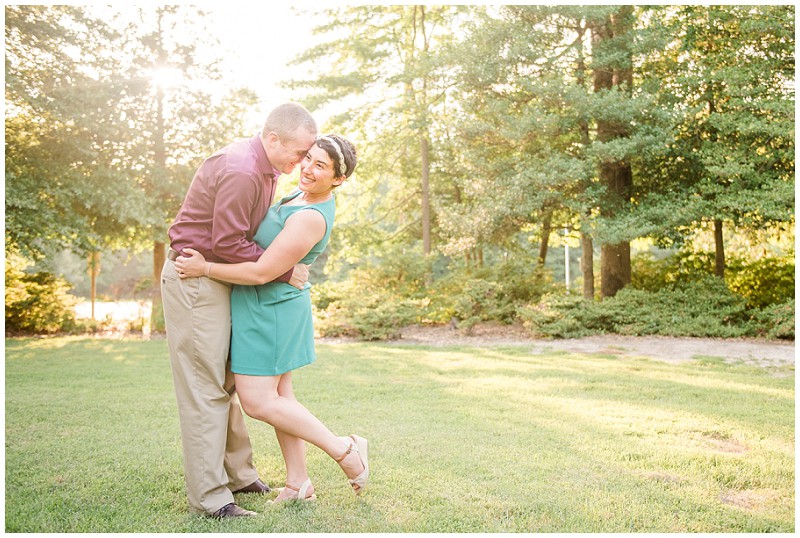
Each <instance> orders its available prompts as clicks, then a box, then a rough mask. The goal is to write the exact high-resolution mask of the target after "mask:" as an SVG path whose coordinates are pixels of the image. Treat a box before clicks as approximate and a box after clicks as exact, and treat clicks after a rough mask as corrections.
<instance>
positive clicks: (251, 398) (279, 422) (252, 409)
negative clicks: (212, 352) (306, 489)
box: [235, 374, 364, 487]
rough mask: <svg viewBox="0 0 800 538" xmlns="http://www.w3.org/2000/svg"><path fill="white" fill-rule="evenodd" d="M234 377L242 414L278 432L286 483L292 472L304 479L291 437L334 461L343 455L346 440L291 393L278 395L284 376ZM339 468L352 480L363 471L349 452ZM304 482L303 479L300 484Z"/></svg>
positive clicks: (356, 455)
mask: <svg viewBox="0 0 800 538" xmlns="http://www.w3.org/2000/svg"><path fill="white" fill-rule="evenodd" d="M285 375H287V374H284V376H285ZM235 376H236V392H237V393H238V394H239V401H240V402H241V404H242V408H243V409H244V412H245V413H247V414H248V415H249V416H251V417H253V418H255V419H258V420H261V421H263V422H266V423H268V424H270V425H271V426H272V427H274V428H275V430H276V432H278V431H280V432H281V436H280V437H278V442H279V443H280V444H281V450H282V451H283V452H284V458H286V455H287V451H286V449H288V453H289V459H287V462H286V471H287V481H288V480H289V478H290V474H291V475H292V478H293V476H294V473H299V474H305V475H306V477H307V473H306V472H305V457H304V452H303V458H302V459H303V464H302V465H303V471H300V470H299V469H300V467H299V466H298V465H297V463H296V460H297V458H298V454H299V452H298V451H297V445H296V442H295V441H293V440H291V438H292V437H295V438H299V439H301V440H304V441H307V442H309V443H311V444H313V445H315V446H317V447H319V448H320V449H322V450H323V451H324V452H325V453H326V454H328V455H329V456H330V457H332V458H333V459H334V460H338V459H340V458H341V457H342V456H343V455H344V454H345V452H346V451H347V449H348V448H349V446H350V442H349V441H346V440H345V439H343V438H341V437H336V436H335V435H334V434H333V432H331V431H330V430H329V429H328V428H327V427H326V426H325V425H324V424H323V423H322V422H320V420H319V419H318V418H317V417H315V416H314V415H313V414H311V412H310V411H309V410H308V409H306V408H305V407H303V405H302V404H301V403H300V402H298V401H297V400H296V399H295V398H294V394H293V392H292V394H291V396H287V395H282V394H281V390H286V389H287V388H288V389H289V390H291V377H289V378H288V381H287V382H285V383H284V385H283V389H281V388H280V387H281V378H282V377H284V376H249V375H242V374H235ZM286 383H288V385H287V384H286ZM282 441H283V442H282ZM286 441H288V445H286V446H285V447H284V442H286ZM304 450H305V449H303V451H304ZM290 461H291V462H290ZM339 465H340V466H341V467H342V470H343V471H344V472H345V474H346V475H347V477H348V478H355V477H356V476H358V475H359V474H360V473H361V471H363V470H364V466H363V465H362V463H361V459H360V458H359V457H358V454H357V453H356V452H351V453H350V454H349V455H347V457H345V458H344V459H343V460H342V461H341V462H340V463H339ZM290 466H291V469H290ZM304 480H305V478H303V480H302V481H304ZM302 481H301V483H302ZM289 483H291V482H289ZM292 485H293V486H295V487H297V486H299V484H293V483H292Z"/></svg>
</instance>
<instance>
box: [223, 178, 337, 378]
mask: <svg viewBox="0 0 800 538" xmlns="http://www.w3.org/2000/svg"><path fill="white" fill-rule="evenodd" d="M300 192H301V191H299V190H298V191H295V192H293V193H292V194H290V195H288V196H286V197H284V198H282V199H281V200H279V201H278V202H276V203H275V204H273V205H272V207H270V208H269V211H268V212H267V216H266V217H264V220H263V222H262V223H261V225H260V226H259V227H258V231H257V232H256V234H255V236H254V237H253V241H254V242H255V243H257V244H258V245H259V246H260V247H262V248H267V247H268V246H269V245H270V243H272V241H273V240H274V239H275V238H276V237H277V236H278V234H279V233H280V232H281V230H283V227H284V225H285V223H286V219H288V218H289V217H290V216H291V215H294V214H295V213H296V212H298V211H318V212H319V213H320V214H322V216H323V217H324V218H325V226H326V230H325V235H324V237H323V238H322V239H321V240H320V241H319V242H318V243H317V244H316V245H314V247H313V248H312V249H311V250H310V251H309V253H308V254H306V256H305V257H304V258H303V259H302V260H300V262H301V263H305V264H311V263H312V262H313V261H314V260H315V259H316V258H317V256H318V255H319V254H321V253H322V251H323V250H325V247H326V246H327V245H328V240H329V239H330V236H331V229H332V228H333V218H334V213H335V202H334V198H333V196H331V198H330V199H329V200H327V201H325V202H321V203H319V204H311V205H289V206H287V205H283V204H284V203H285V202H288V201H290V200H292V199H294V198H295V197H297V196H298V195H300ZM310 289H311V284H309V283H306V285H305V288H304V289H303V290H302V291H301V290H298V289H297V288H295V287H294V286H291V285H289V284H286V283H284V282H269V283H267V284H262V285H259V286H241V285H236V286H234V287H233V291H232V292H231V324H232V330H231V371H233V372H234V373H237V374H245V375H260V376H276V375H281V374H284V373H286V372H288V371H290V370H294V369H296V368H300V367H301V366H305V365H307V364H311V363H312V362H314V360H315V359H316V353H315V351H314V325H313V320H312V316H311V294H310V292H309V290H310Z"/></svg>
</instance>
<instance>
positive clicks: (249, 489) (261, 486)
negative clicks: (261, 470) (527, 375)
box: [234, 478, 272, 495]
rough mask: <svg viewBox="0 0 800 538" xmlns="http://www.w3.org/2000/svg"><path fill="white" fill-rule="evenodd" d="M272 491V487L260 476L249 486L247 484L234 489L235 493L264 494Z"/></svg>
mask: <svg viewBox="0 0 800 538" xmlns="http://www.w3.org/2000/svg"><path fill="white" fill-rule="evenodd" d="M270 491H272V488H270V487H269V486H268V485H266V484H265V483H264V482H262V481H261V479H260V478H258V479H256V481H255V482H253V483H252V484H250V485H249V486H245V487H243V488H242V489H237V490H236V491H234V493H261V494H262V495H263V494H264V493H269V492H270Z"/></svg>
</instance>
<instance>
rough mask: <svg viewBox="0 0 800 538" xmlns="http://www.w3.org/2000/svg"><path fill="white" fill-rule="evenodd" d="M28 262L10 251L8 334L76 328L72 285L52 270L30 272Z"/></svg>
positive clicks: (7, 283)
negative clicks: (48, 271)
mask: <svg viewBox="0 0 800 538" xmlns="http://www.w3.org/2000/svg"><path fill="white" fill-rule="evenodd" d="M27 266H28V263H27V261H26V260H25V259H24V258H22V257H20V256H18V255H16V254H14V253H9V252H7V253H6V297H5V300H6V317H5V320H6V333H7V334H48V333H56V332H61V331H72V330H74V329H75V328H76V326H77V325H76V322H75V310H74V309H75V305H76V304H77V302H78V300H77V298H76V297H74V296H72V295H69V294H68V293H67V291H68V290H69V289H70V286H69V284H68V283H67V282H66V281H65V280H64V279H61V278H57V277H56V276H54V275H53V274H51V273H47V272H40V273H34V274H27V273H25V272H24V269H25V268H26V267H27Z"/></svg>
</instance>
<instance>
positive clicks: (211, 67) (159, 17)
mask: <svg viewBox="0 0 800 538" xmlns="http://www.w3.org/2000/svg"><path fill="white" fill-rule="evenodd" d="M137 15H138V16H137V20H136V21H133V22H130V21H129V22H127V23H126V26H125V31H124V36H125V43H124V44H121V47H122V50H125V51H126V55H125V56H124V58H123V60H122V62H123V65H124V76H125V78H126V79H127V80H130V81H133V82H134V83H135V84H134V86H133V88H134V91H132V92H131V94H130V98H129V99H128V100H127V101H126V107H125V110H124V115H125V117H126V118H127V120H128V122H129V125H130V129H131V131H132V132H133V133H135V138H134V140H133V141H132V143H131V145H130V147H129V148H128V150H129V153H128V155H129V158H130V159H131V160H132V161H133V162H132V163H131V167H132V169H134V170H136V174H137V178H136V182H137V185H138V188H139V189H140V191H141V192H142V193H143V194H144V195H145V196H146V197H147V199H148V200H149V201H150V204H151V205H150V207H149V211H148V215H147V217H146V224H145V227H144V231H145V233H146V235H147V238H148V239H149V240H150V241H151V245H152V247H151V248H152V253H153V287H152V293H151V297H152V304H153V309H152V315H151V320H152V324H153V329H155V330H161V329H163V317H162V313H161V293H160V275H161V269H162V267H163V265H164V261H165V256H166V243H165V241H166V238H167V234H166V231H167V227H168V225H169V223H170V222H171V220H172V218H173V217H174V216H175V214H176V213H177V211H178V208H179V207H180V204H181V202H182V200H183V197H184V195H185V193H186V189H187V188H188V185H189V183H190V182H191V178H192V175H193V172H194V169H195V168H196V167H197V165H198V164H199V162H198V161H199V160H200V159H202V158H203V157H204V156H206V155H208V154H210V153H211V152H213V151H215V150H216V149H219V148H220V147H222V146H224V145H227V144H228V143H230V142H231V141H233V139H234V138H236V137H238V136H243V135H244V134H245V133H243V132H242V128H243V125H244V120H243V117H244V113H245V111H246V107H247V106H250V105H252V104H254V102H255V100H256V98H255V94H254V93H253V92H252V91H250V90H246V89H243V88H233V89H231V90H229V91H228V93H227V94H225V95H223V96H222V97H219V96H215V95H213V93H212V91H211V86H212V85H213V83H214V81H217V80H219V79H220V78H221V76H222V73H221V71H220V70H219V68H218V65H217V64H218V63H219V59H218V58H215V57H213V56H212V57H209V56H208V55H207V54H208V52H207V51H208V50H214V46H213V45H214V39H213V38H212V34H211V33H210V32H208V31H207V30H206V29H205V28H204V27H203V25H204V23H205V21H206V19H205V14H204V13H203V12H202V11H200V10H198V9H196V8H192V7H191V6H172V5H171V6H159V7H156V8H155V9H152V8H147V9H145V8H139V9H137ZM179 28H180V29H181V31H178V29H179ZM198 36H202V37H200V38H198ZM203 47H204V48H203Z"/></svg>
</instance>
